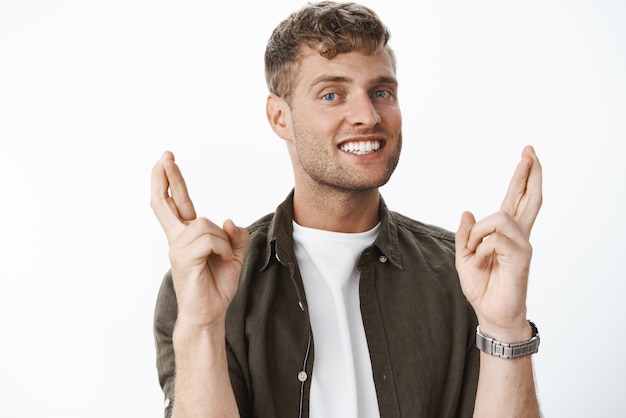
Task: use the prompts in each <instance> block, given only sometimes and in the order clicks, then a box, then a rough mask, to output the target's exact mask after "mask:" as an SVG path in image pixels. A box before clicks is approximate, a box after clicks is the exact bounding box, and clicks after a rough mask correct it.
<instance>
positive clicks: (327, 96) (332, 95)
mask: <svg viewBox="0 0 626 418" xmlns="http://www.w3.org/2000/svg"><path fill="white" fill-rule="evenodd" d="M336 98H337V93H326V94H325V95H323V96H322V99H323V100H326V101H329V102H332V101H333V100H335V99H336Z"/></svg>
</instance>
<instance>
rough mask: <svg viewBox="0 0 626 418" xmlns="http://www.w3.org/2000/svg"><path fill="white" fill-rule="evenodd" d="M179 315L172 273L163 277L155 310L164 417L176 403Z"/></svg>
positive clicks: (158, 367) (155, 337) (170, 413)
mask: <svg viewBox="0 0 626 418" xmlns="http://www.w3.org/2000/svg"><path fill="white" fill-rule="evenodd" d="M177 315H178V303H177V302H176V293H175V292H174V283H173V281H172V273H171V271H168V272H167V273H166V275H165V277H164V278H163V281H162V283H161V288H160V289H159V294H158V297H157V302H156V307H155V311H154V341H155V345H156V366H157V372H158V377H159V384H160V385H161V389H162V390H163V396H164V404H163V406H164V417H165V418H170V417H171V416H172V407H173V405H174V370H175V368H176V364H175V361H174V346H173V344H172V334H173V331H174V324H175V323H176V317H177Z"/></svg>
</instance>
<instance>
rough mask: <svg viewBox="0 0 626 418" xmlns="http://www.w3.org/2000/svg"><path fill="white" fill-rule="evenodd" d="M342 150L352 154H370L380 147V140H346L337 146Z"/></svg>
mask: <svg viewBox="0 0 626 418" xmlns="http://www.w3.org/2000/svg"><path fill="white" fill-rule="evenodd" d="M339 148H340V149H341V150H342V151H344V152H350V153H352V154H359V155H363V154H371V153H373V152H376V151H378V150H379V149H380V141H358V142H346V143H344V144H341V146H340V147H339Z"/></svg>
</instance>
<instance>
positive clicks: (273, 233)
mask: <svg viewBox="0 0 626 418" xmlns="http://www.w3.org/2000/svg"><path fill="white" fill-rule="evenodd" d="M293 196H294V190H293V189H292V190H291V192H290V193H289V195H288V196H287V198H286V199H285V200H284V201H283V202H282V203H281V204H280V205H279V206H278V207H277V208H276V212H275V213H274V217H273V219H272V221H271V222H270V226H269V230H268V234H267V243H266V252H265V263H264V265H263V269H262V270H265V269H267V268H268V267H269V265H270V264H271V263H272V262H274V261H278V262H279V263H281V264H283V265H285V264H289V263H293V262H294V259H295V255H294V251H293V225H292V220H293ZM379 215H380V224H381V227H380V231H379V233H378V237H377V238H376V240H375V241H374V247H376V248H377V249H378V251H380V253H381V255H384V256H385V257H386V258H387V259H388V260H389V261H390V262H391V263H392V264H394V265H395V266H396V267H399V268H402V258H401V256H400V248H399V239H398V226H397V224H396V222H395V221H394V214H393V212H391V211H390V210H389V209H388V208H387V205H386V204H385V201H384V199H383V198H382V196H381V198H380V204H379Z"/></svg>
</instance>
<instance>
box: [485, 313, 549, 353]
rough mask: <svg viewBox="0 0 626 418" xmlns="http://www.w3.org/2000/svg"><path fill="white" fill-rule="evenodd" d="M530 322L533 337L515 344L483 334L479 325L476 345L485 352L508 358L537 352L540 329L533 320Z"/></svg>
mask: <svg viewBox="0 0 626 418" xmlns="http://www.w3.org/2000/svg"><path fill="white" fill-rule="evenodd" d="M528 323H529V324H530V327H531V329H532V331H533V335H532V337H531V338H530V340H528V341H524V342H521V343H514V344H509V343H503V342H500V341H497V340H494V339H493V338H490V337H488V336H486V335H483V334H481V332H480V326H478V327H476V347H478V348H479V349H480V351H482V352H483V353H486V354H489V355H492V356H496V357H500V358H504V359H508V360H512V359H517V358H521V357H526V356H530V355H532V354H535V353H537V352H538V351H539V341H540V340H539V330H538V329H537V326H536V325H535V324H534V323H533V322H532V321H528Z"/></svg>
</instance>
